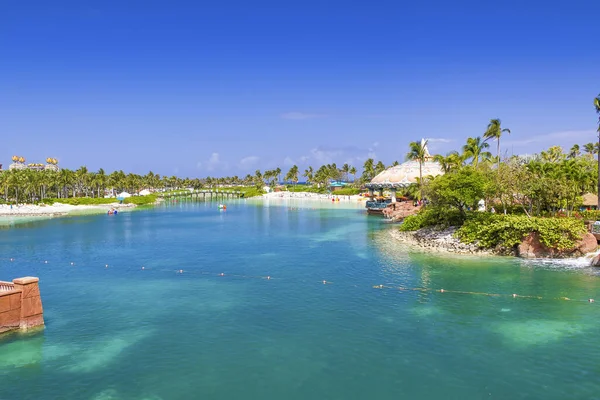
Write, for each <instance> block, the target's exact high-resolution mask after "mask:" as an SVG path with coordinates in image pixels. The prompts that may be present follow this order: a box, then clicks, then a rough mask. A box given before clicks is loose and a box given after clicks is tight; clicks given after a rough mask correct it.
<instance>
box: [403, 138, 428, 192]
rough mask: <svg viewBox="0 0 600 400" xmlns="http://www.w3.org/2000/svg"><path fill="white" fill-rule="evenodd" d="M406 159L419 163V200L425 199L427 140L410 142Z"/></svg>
mask: <svg viewBox="0 0 600 400" xmlns="http://www.w3.org/2000/svg"><path fill="white" fill-rule="evenodd" d="M408 146H409V151H408V153H406V159H407V160H410V161H417V162H418V163H419V200H421V199H422V198H423V163H424V162H425V156H426V155H427V140H421V141H416V142H410V144H409V145H408Z"/></svg>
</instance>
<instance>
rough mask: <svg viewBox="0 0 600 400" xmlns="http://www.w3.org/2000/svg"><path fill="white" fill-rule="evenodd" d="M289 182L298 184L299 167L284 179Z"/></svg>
mask: <svg viewBox="0 0 600 400" xmlns="http://www.w3.org/2000/svg"><path fill="white" fill-rule="evenodd" d="M283 179H284V180H286V181H287V182H292V183H293V184H294V185H295V184H296V183H298V166H297V165H294V166H293V167H292V168H290V170H289V171H288V173H287V174H286V175H285V178H283Z"/></svg>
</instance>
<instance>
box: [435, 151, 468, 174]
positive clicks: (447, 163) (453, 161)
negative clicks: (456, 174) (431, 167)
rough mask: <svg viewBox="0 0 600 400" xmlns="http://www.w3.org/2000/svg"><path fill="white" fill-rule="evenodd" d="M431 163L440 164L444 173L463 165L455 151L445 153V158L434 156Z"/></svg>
mask: <svg viewBox="0 0 600 400" xmlns="http://www.w3.org/2000/svg"><path fill="white" fill-rule="evenodd" d="M433 161H436V162H437V163H438V164H440V166H441V167H442V171H444V173H448V172H450V171H453V170H456V169H459V168H460V167H461V166H462V163H463V159H462V157H461V156H460V154H458V151H456V150H454V151H451V152H450V153H447V154H446V155H445V156H443V155H441V154H436V155H435V156H433Z"/></svg>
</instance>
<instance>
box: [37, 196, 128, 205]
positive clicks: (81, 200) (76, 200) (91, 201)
mask: <svg viewBox="0 0 600 400" xmlns="http://www.w3.org/2000/svg"><path fill="white" fill-rule="evenodd" d="M116 201H117V200H115V199H105V198H103V197H93V198H92V197H68V198H62V199H44V200H43V203H44V204H49V205H52V204H54V203H61V204H70V205H72V206H92V205H99V204H110V203H114V202H116Z"/></svg>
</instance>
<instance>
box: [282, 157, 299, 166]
mask: <svg viewBox="0 0 600 400" xmlns="http://www.w3.org/2000/svg"><path fill="white" fill-rule="evenodd" d="M283 165H287V166H288V167H291V166H293V165H296V162H295V161H294V160H292V159H291V158H290V157H286V158H285V159H284V160H283Z"/></svg>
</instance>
